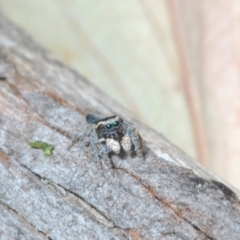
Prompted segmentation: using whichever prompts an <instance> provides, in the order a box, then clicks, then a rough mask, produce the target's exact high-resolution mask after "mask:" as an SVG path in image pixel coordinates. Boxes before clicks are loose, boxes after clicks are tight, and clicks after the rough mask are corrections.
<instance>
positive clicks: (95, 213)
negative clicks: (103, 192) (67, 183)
mask: <svg viewBox="0 0 240 240" xmlns="http://www.w3.org/2000/svg"><path fill="white" fill-rule="evenodd" d="M18 164H19V165H20V166H21V167H22V168H24V169H26V170H27V171H29V172H30V173H31V174H32V175H34V176H35V177H36V178H37V179H38V180H40V181H46V182H47V184H49V185H50V186H52V187H53V188H54V192H55V193H57V194H58V195H60V196H61V197H62V194H60V193H59V192H61V191H57V190H56V189H58V190H60V189H63V190H64V191H66V192H67V193H68V194H69V195H70V196H71V195H72V196H74V197H75V198H77V199H78V200H79V201H80V202H81V204H82V207H83V208H84V209H85V210H86V211H87V212H88V213H89V214H90V215H91V216H92V217H93V218H94V219H95V220H96V221H97V222H99V223H100V224H104V225H106V227H107V228H109V229H118V230H119V231H122V232H125V231H126V229H123V228H121V227H119V226H118V225H116V224H115V223H114V222H113V221H112V220H110V219H109V218H108V217H107V216H106V215H104V214H103V213H102V212H101V211H99V210H98V209H97V208H96V207H95V206H93V205H91V204H90V203H88V202H87V201H86V200H85V199H84V198H82V197H81V196H79V195H78V194H76V193H74V192H73V191H71V190H69V189H67V188H65V187H63V186H62V185H60V184H58V183H55V182H53V181H52V180H50V179H48V178H45V177H44V178H43V177H41V176H40V175H39V174H37V173H35V172H34V171H32V170H31V169H30V168H28V167H27V166H26V165H24V164H22V163H18ZM65 199H66V198H65ZM68 201H69V199H68ZM83 205H84V206H83ZM100 219H102V221H101V220H100ZM104 222H105V223H104ZM106 223H107V224H106Z"/></svg>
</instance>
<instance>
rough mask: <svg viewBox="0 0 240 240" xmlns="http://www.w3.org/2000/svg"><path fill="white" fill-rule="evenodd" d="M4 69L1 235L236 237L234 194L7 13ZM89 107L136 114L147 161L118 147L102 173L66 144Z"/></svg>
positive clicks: (0, 42)
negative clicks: (35, 143)
mask: <svg viewBox="0 0 240 240" xmlns="http://www.w3.org/2000/svg"><path fill="white" fill-rule="evenodd" d="M0 76H1V80H0V136H1V137H0V181H1V185H0V239H1V240H2V239H7V240H9V239H64V240H65V239H134V240H136V239H189V240H193V239H224V240H225V239H228V240H231V239H240V202H239V198H238V193H236V192H234V191H233V190H230V189H229V188H228V187H227V186H226V185H224V184H223V183H221V182H219V181H218V180H217V179H216V178H215V177H214V176H212V175H211V174H209V173H208V172H207V171H205V170H204V169H202V168H201V167H200V166H199V165H198V164H197V163H195V162H194V161H192V160H191V159H190V158H188V157H187V156H186V155H185V154H184V153H182V152H181V151H180V150H178V149H177V148H176V147H175V146H172V145H171V144H170V143H169V142H168V141H167V140H166V139H165V138H163V137H162V136H161V135H160V134H158V133H156V132H154V131H153V130H151V129H150V128H148V127H147V126H145V125H143V124H141V123H139V122H138V121H137V120H135V119H134V118H133V117H132V116H131V114H130V113H128V112H127V111H126V110H125V109H123V108H122V107H121V106H119V105H118V104H116V103H115V102H114V101H112V100H111V99H109V98H108V97H107V96H106V95H104V94H103V93H101V92H100V91H99V90H98V89H96V88H95V87H93V86H92V85H91V84H90V83H89V82H87V81H86V80H85V79H84V78H83V77H81V76H79V75H78V74H76V73H75V72H74V71H72V70H71V69H69V68H67V67H66V66H64V64H62V63H61V62H60V61H59V60H58V59H56V57H54V56H52V55H51V54H50V53H48V52H47V51H46V50H44V49H43V48H42V47H41V46H39V45H38V44H36V43H35V42H34V41H33V40H32V39H31V38H29V37H28V36H26V35H25V34H24V33H23V32H22V31H20V30H19V29H17V28H16V27H14V26H13V25H12V24H11V23H9V22H8V21H7V20H6V19H5V18H3V17H2V16H1V17H0ZM87 113H100V114H101V115H105V116H108V115H112V114H120V115H121V116H122V117H123V118H125V119H126V120H128V121H131V122H132V123H134V125H135V127H136V128H137V130H138V131H139V132H140V134H141V136H142V138H143V144H144V146H145V160H144V161H141V160H140V159H138V158H137V157H136V156H135V157H131V156H126V157H125V158H119V157H118V156H113V157H112V161H113V164H114V168H113V169H108V170H105V171H104V172H103V171H102V169H101V165H100V164H99V162H96V161H94V160H93V159H92V158H91V157H90V155H89V154H88V152H89V146H84V145H83V144H81V142H79V143H77V144H75V145H74V146H73V147H72V148H71V149H70V150H68V146H69V144H71V141H72V139H73V138H74V135H75V134H76V133H77V132H82V133H84V131H85V129H86V123H85V116H86V114H87ZM159 121H161V119H159ZM32 140H42V141H46V142H48V143H51V144H54V145H55V150H54V154H53V155H52V156H50V157H44V156H43V153H42V151H40V150H35V149H32V148H30V147H29V146H28V142H29V141H32Z"/></svg>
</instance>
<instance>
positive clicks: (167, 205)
mask: <svg viewBox="0 0 240 240" xmlns="http://www.w3.org/2000/svg"><path fill="white" fill-rule="evenodd" d="M115 169H116V170H120V171H122V172H124V173H126V174H128V175H130V176H131V177H133V178H134V179H135V180H137V181H138V182H139V183H140V184H141V185H142V186H143V187H144V188H145V189H146V190H147V191H148V192H149V193H150V194H151V196H152V197H153V198H155V199H156V200H158V201H159V202H161V203H163V204H164V205H165V206H166V207H168V208H170V209H171V210H173V212H174V213H175V214H176V215H177V216H178V217H180V218H181V219H183V220H184V221H185V222H187V223H188V224H189V225H191V226H192V227H193V228H194V229H195V230H196V231H197V232H199V233H201V234H203V235H204V236H206V237H207V238H208V239H210V240H216V239H215V238H213V237H211V236H209V235H208V234H207V233H206V232H204V231H202V230H201V229H200V228H199V227H198V226H196V225H195V224H193V223H192V222H191V221H189V220H188V219H186V218H185V217H183V214H182V213H181V212H180V211H176V209H175V208H173V207H172V206H171V204H169V203H168V201H167V200H166V199H163V198H160V197H158V196H157V195H156V193H155V190H154V189H152V187H151V186H149V185H147V184H145V183H143V181H142V180H141V179H140V178H139V177H138V176H136V175H135V174H133V173H131V172H129V171H128V170H127V169H124V168H115Z"/></svg>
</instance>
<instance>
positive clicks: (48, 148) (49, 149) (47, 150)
mask: <svg viewBox="0 0 240 240" xmlns="http://www.w3.org/2000/svg"><path fill="white" fill-rule="evenodd" d="M28 145H29V146H30V147H32V148H36V149H42V150H43V153H44V155H45V156H51V155H52V153H53V150H54V146H53V145H51V144H49V143H46V142H42V141H39V140H37V141H34V142H29V143H28Z"/></svg>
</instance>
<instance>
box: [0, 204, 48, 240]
mask: <svg viewBox="0 0 240 240" xmlns="http://www.w3.org/2000/svg"><path fill="white" fill-rule="evenodd" d="M0 204H1V205H2V207H4V208H5V209H6V210H7V211H9V212H10V213H11V214H13V215H15V216H16V217H17V219H19V221H21V222H22V223H23V224H24V225H25V226H26V227H27V228H28V229H29V230H30V231H31V232H33V233H34V234H38V235H40V236H41V237H43V238H45V239H47V240H52V238H50V237H49V236H48V234H46V233H44V232H43V231H41V230H39V229H37V228H36V227H35V226H34V225H33V224H31V223H30V222H28V221H27V220H26V219H25V218H24V217H23V216H22V215H21V214H19V213H18V212H17V211H16V210H15V209H13V208H11V207H10V206H9V205H8V204H6V203H4V202H2V201H1V200H0Z"/></svg>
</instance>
